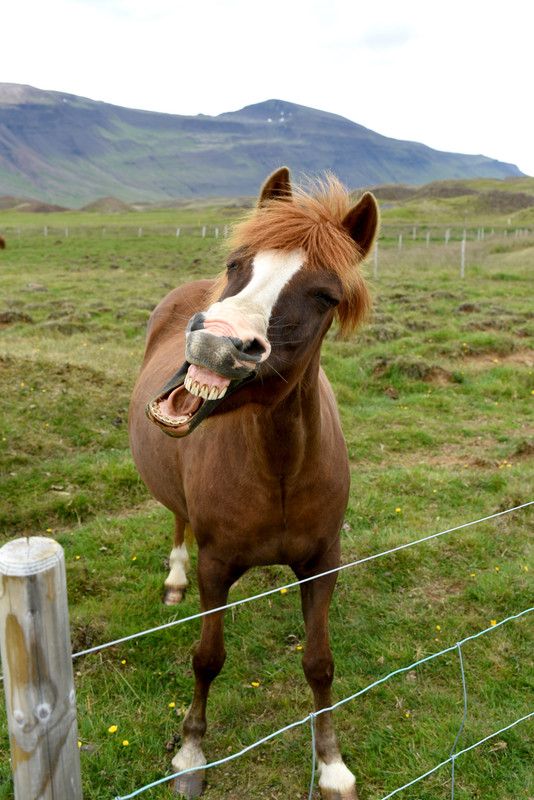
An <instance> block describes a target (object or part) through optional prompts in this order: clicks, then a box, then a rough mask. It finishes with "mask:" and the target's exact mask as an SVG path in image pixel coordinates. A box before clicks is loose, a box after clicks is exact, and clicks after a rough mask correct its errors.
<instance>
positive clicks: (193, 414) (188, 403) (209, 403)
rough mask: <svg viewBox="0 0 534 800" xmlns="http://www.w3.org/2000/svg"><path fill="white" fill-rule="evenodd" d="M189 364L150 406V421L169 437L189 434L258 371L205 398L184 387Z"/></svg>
mask: <svg viewBox="0 0 534 800" xmlns="http://www.w3.org/2000/svg"><path fill="white" fill-rule="evenodd" d="M189 367H190V363H189V361H184V363H183V364H182V366H181V367H180V369H179V370H178V371H177V372H175V374H174V375H173V376H172V378H171V379H170V380H169V381H168V382H167V383H166V384H165V386H164V387H163V388H162V389H161V390H160V391H159V392H158V393H157V394H156V395H154V397H153V398H152V399H151V400H149V401H148V403H147V405H146V409H145V410H146V414H147V417H148V418H149V420H150V421H151V422H153V423H154V424H155V425H157V426H158V428H161V430H162V431H164V433H167V434H168V435H169V436H175V437H183V436H187V434H189V433H191V431H193V430H194V429H195V428H196V427H197V425H198V424H199V423H200V422H202V420H203V419H205V417H207V416H208V415H209V414H211V412H212V411H213V410H214V409H215V408H216V407H217V406H218V405H219V403H221V402H222V401H223V400H224V399H225V397H227V396H228V395H229V394H232V393H233V392H234V391H235V390H236V389H238V388H239V387H240V386H242V385H243V384H244V383H248V382H249V381H250V380H252V379H253V378H254V377H255V375H256V371H257V370H254V371H252V372H249V374H248V375H247V376H246V377H245V378H242V379H240V380H232V381H231V382H230V384H229V386H228V388H227V389H226V390H225V391H224V392H221V394H220V395H219V396H218V397H216V398H212V399H209V395H208V396H206V397H204V396H203V394H197V393H196V392H195V394H192V393H191V392H189V391H188V389H187V388H186V387H185V386H184V381H185V379H186V376H187V371H188V369H189Z"/></svg>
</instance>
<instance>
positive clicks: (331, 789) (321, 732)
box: [297, 552, 357, 800]
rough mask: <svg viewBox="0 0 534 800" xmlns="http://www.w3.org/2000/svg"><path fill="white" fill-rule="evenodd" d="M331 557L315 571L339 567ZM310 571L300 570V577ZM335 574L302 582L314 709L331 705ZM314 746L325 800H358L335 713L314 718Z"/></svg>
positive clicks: (304, 663) (307, 668)
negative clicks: (331, 620)
mask: <svg viewBox="0 0 534 800" xmlns="http://www.w3.org/2000/svg"><path fill="white" fill-rule="evenodd" d="M329 555H330V558H329V559H328V560H323V561H322V562H321V564H320V565H315V568H314V570H313V571H314V572H315V573H321V572H326V571H327V570H329V569H333V568H335V567H336V566H338V559H336V556H335V552H334V553H332V552H331V553H330V554H329ZM309 574H310V573H307V574H303V573H300V574H299V573H297V575H298V577H299V578H304V577H309ZM336 577H337V576H336V573H334V574H333V575H327V576H325V577H323V578H317V579H316V580H313V581H309V582H308V583H303V584H301V587H300V588H301V597H302V611H303V614H304V621H305V624H306V650H305V652H304V657H303V659H302V666H303V669H304V674H305V675H306V680H307V681H308V683H309V685H310V687H311V690H312V692H313V699H314V705H315V710H316V711H320V710H321V709H323V708H328V707H329V706H331V705H332V698H331V686H332V680H333V677H334V660H333V658H332V653H331V650H330V640H329V633H328V609H329V606H330V599H331V597H332V592H333V590H334V585H335V582H336ZM315 749H316V752H317V760H318V767H319V787H320V789H321V793H322V796H323V798H324V800H357V794H356V785H355V780H354V775H353V774H352V772H350V770H349V769H347V767H346V766H345V764H344V763H343V759H342V758H341V752H340V749H339V743H338V740H337V736H336V733H335V730H334V722H333V718H332V712H331V711H326V712H324V713H323V714H319V715H318V716H317V717H316V718H315Z"/></svg>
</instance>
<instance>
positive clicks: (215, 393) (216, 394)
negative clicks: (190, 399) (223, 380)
mask: <svg viewBox="0 0 534 800" xmlns="http://www.w3.org/2000/svg"><path fill="white" fill-rule="evenodd" d="M218 397H219V390H218V389H217V387H216V386H212V388H211V392H210V393H209V395H208V400H216V399H217V398H218Z"/></svg>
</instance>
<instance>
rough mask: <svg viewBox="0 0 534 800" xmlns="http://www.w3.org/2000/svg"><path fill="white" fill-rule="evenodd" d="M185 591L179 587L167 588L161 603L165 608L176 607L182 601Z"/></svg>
mask: <svg viewBox="0 0 534 800" xmlns="http://www.w3.org/2000/svg"><path fill="white" fill-rule="evenodd" d="M184 595H185V589H181V588H180V587H179V586H167V587H166V588H165V593H164V595H163V602H164V603H165V605H166V606H177V605H179V604H180V603H181V602H182V600H183V599H184Z"/></svg>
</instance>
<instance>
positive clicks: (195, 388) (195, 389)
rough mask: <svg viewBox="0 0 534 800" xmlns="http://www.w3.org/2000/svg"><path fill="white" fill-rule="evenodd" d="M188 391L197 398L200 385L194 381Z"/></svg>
mask: <svg viewBox="0 0 534 800" xmlns="http://www.w3.org/2000/svg"><path fill="white" fill-rule="evenodd" d="M189 391H190V392H191V394H196V396H197V397H198V395H199V392H200V384H199V382H198V381H195V382H194V383H193V384H192V386H191V388H190V389H189Z"/></svg>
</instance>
